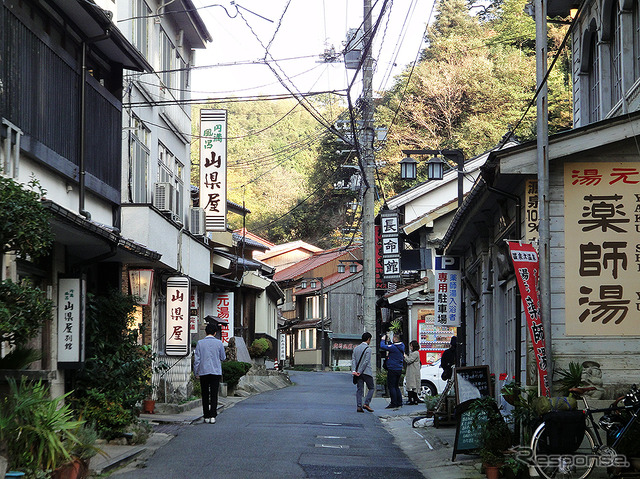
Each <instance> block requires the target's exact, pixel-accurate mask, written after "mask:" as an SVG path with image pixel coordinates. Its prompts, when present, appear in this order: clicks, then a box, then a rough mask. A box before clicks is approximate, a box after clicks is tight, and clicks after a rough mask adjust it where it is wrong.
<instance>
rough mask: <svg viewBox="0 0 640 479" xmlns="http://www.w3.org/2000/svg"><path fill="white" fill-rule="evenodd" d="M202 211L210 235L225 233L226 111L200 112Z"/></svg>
mask: <svg viewBox="0 0 640 479" xmlns="http://www.w3.org/2000/svg"><path fill="white" fill-rule="evenodd" d="M200 207H201V208H203V209H204V211H205V216H206V218H205V225H206V226H205V229H206V230H207V231H226V228H227V110H200Z"/></svg>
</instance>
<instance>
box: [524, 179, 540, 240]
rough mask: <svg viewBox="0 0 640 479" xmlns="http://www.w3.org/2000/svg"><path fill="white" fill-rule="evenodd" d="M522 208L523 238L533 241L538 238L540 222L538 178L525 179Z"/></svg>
mask: <svg viewBox="0 0 640 479" xmlns="http://www.w3.org/2000/svg"><path fill="white" fill-rule="evenodd" d="M524 195H525V196H524V201H525V204H524V208H525V215H526V219H525V228H524V240H525V241H526V242H527V243H533V242H534V241H536V240H537V239H538V237H539V236H540V234H539V233H538V227H539V224H540V221H539V218H538V180H527V181H526V183H525V190H524Z"/></svg>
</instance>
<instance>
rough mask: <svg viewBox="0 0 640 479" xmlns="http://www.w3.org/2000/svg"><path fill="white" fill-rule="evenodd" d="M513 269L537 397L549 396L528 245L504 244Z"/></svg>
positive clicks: (534, 261)
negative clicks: (534, 370) (533, 361)
mask: <svg viewBox="0 0 640 479" xmlns="http://www.w3.org/2000/svg"><path fill="white" fill-rule="evenodd" d="M507 244H508V245H509V252H510V254H511V260H512V261H513V267H514V269H515V273H516V279H517V280H518V289H519V290H520V297H521V298H522V306H523V307H524V311H525V314H526V316H527V325H528V327H529V334H530V335H531V343H532V344H533V351H534V353H535V355H536V364H537V365H538V378H539V380H540V381H539V384H540V395H541V396H549V394H550V390H549V375H548V371H547V352H546V346H545V342H544V325H543V324H542V318H541V317H540V300H539V297H538V271H539V265H538V253H537V251H536V250H535V248H534V247H533V245H531V244H526V243H519V242H517V241H507Z"/></svg>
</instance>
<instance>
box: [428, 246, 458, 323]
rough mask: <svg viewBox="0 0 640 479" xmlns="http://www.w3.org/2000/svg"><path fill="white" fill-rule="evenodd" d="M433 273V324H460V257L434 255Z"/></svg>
mask: <svg viewBox="0 0 640 479" xmlns="http://www.w3.org/2000/svg"><path fill="white" fill-rule="evenodd" d="M434 275H435V292H434V293H435V297H434V305H435V309H436V311H435V317H436V321H435V324H436V325H437V326H456V327H457V326H460V308H461V307H462V303H461V300H462V298H461V297H460V292H461V289H460V286H461V280H460V258H458V257H456V256H436V267H435V269H434Z"/></svg>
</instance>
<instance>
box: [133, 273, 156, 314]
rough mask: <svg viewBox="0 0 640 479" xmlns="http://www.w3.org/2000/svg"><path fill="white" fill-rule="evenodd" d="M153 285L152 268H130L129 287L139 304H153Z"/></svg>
mask: <svg viewBox="0 0 640 479" xmlns="http://www.w3.org/2000/svg"><path fill="white" fill-rule="evenodd" d="M152 286H153V270H152V269H130V270H129V288H130V289H131V296H133V297H135V298H136V302H137V304H139V305H141V306H148V305H149V304H151V289H152Z"/></svg>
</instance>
